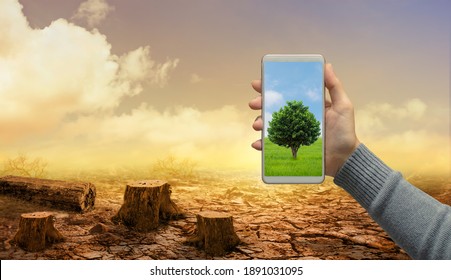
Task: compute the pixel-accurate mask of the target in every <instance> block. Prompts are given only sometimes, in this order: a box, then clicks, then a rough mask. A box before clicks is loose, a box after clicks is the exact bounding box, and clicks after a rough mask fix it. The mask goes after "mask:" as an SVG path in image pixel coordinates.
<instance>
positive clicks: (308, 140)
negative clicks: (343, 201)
mask: <svg viewBox="0 0 451 280" xmlns="http://www.w3.org/2000/svg"><path fill="white" fill-rule="evenodd" d="M262 100H263V107H262V119H263V130H262V145H263V146H262V151H263V152H262V175H263V176H262V177H263V178H262V179H263V181H264V182H265V183H321V182H322V181H323V180H324V174H325V171H324V170H325V167H324V138H325V137H324V58H323V57H322V56H321V55H299V54H297V55H276V54H271V55H265V56H264V57H263V59H262Z"/></svg>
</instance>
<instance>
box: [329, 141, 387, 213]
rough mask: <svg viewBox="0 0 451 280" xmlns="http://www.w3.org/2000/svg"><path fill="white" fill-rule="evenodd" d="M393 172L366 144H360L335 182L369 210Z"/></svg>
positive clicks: (339, 172)
mask: <svg viewBox="0 0 451 280" xmlns="http://www.w3.org/2000/svg"><path fill="white" fill-rule="evenodd" d="M393 172H394V171H393V170H392V169H391V168H390V167H388V166H387V165H386V164H385V163H383V162H382V161H381V160H380V159H379V158H378V157H377V156H376V155H374V154H373V153H372V152H371V151H370V150H369V149H368V148H367V147H366V146H365V145H364V144H360V145H359V146H358V147H357V149H356V150H355V151H354V153H353V154H352V155H351V156H350V157H349V158H348V160H347V161H346V162H345V163H344V164H343V166H342V167H341V169H340V170H339V171H338V172H337V174H336V176H335V178H334V183H335V184H337V185H338V186H340V187H342V188H343V189H345V190H346V191H347V192H348V193H350V194H351V195H352V196H353V197H354V199H355V200H357V201H358V202H359V203H360V204H361V205H362V206H363V208H365V209H367V210H368V208H369V206H370V205H371V202H372V201H373V200H374V199H375V198H376V196H377V194H378V193H379V191H380V190H381V189H382V187H383V186H384V184H385V183H386V181H387V179H388V177H389V175H390V174H392V173H393Z"/></svg>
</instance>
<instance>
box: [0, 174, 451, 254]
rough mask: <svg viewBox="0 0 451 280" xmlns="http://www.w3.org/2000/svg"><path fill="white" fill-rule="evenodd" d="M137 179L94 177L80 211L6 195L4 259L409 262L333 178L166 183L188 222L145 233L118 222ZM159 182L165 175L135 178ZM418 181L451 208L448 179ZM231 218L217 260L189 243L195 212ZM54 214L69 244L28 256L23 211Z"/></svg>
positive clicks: (239, 177)
mask: <svg viewBox="0 0 451 280" xmlns="http://www.w3.org/2000/svg"><path fill="white" fill-rule="evenodd" d="M130 179H131V178H128V180H127V178H126V179H118V180H116V179H115V178H114V176H109V177H108V179H99V178H95V177H94V178H92V180H90V181H91V182H94V184H95V185H96V187H97V199H96V207H95V209H94V210H92V211H90V212H88V213H84V214H80V213H74V212H65V211H60V210H55V209H51V208H47V207H43V206H39V205H35V204H30V203H27V202H23V201H20V200H17V199H15V198H12V197H7V196H0V241H1V242H0V259H83V260H94V259H155V260H159V259H283V260H285V259H409V256H408V255H407V254H406V253H405V252H404V251H403V250H402V249H400V248H399V247H398V246H397V245H396V244H394V243H393V241H392V240H391V239H390V238H389V237H388V236H387V234H386V233H385V232H384V231H383V230H382V229H381V228H380V227H379V226H378V225H377V224H376V223H375V222H373V221H372V219H371V218H370V217H369V216H368V214H367V213H366V211H365V210H364V209H363V208H362V207H361V206H360V205H359V204H358V203H356V202H355V201H354V200H353V199H352V197H351V196H349V195H348V194H347V193H346V192H345V191H344V190H342V189H341V188H339V187H337V186H336V185H334V184H333V182H332V181H331V180H330V179H327V180H326V181H325V182H324V183H323V184H320V185H265V184H263V183H262V182H261V181H260V179H259V178H258V176H250V175H248V174H241V173H233V174H220V173H217V174H215V173H209V174H208V175H205V176H196V177H194V178H188V179H177V180H168V181H169V182H170V184H171V186H172V199H173V201H174V202H175V203H177V205H178V206H179V207H180V208H181V209H183V211H184V213H185V217H184V218H181V219H178V220H173V221H169V222H166V223H163V224H161V225H160V226H159V228H158V229H156V230H154V231H151V232H148V233H139V232H135V231H133V230H130V229H128V228H127V227H125V226H123V225H117V224H113V223H112V222H111V217H112V216H113V215H114V214H115V213H117V211H118V210H119V208H120V206H121V204H122V199H123V193H124V190H125V185H126V182H127V181H130ZM134 179H159V178H134ZM411 181H413V183H414V184H416V185H420V186H422V189H423V190H425V191H426V192H428V193H429V194H431V195H432V196H434V197H436V198H437V199H438V200H440V201H442V202H443V203H446V204H451V184H450V182H449V180H445V179H437V178H435V179H434V178H432V179H431V178H423V177H416V178H414V179H413V180H411ZM204 210H213V211H220V212H226V213H229V214H231V215H233V219H234V227H235V230H236V233H237V234H238V236H239V237H240V239H241V244H240V245H239V246H237V247H236V248H235V249H234V250H233V251H231V252H229V253H228V254H226V255H225V256H223V257H212V256H209V255H207V254H206V253H205V252H204V251H203V250H202V249H200V248H196V247H193V246H191V245H189V244H187V243H186V240H187V238H189V237H190V236H192V235H193V234H194V233H195V228H196V213H198V212H200V211H204ZM35 211H51V212H53V213H54V215H55V217H56V222H55V227H56V228H57V229H58V230H59V231H60V232H61V233H62V234H63V235H64V236H65V241H63V242H60V243H56V244H52V245H51V246H49V247H48V248H47V249H46V250H44V251H41V252H34V253H30V252H25V251H23V250H22V249H20V248H18V247H17V246H15V245H14V244H13V243H12V242H10V241H11V239H12V238H13V236H14V234H15V233H16V232H17V229H18V222H19V217H20V215H21V214H22V213H27V212H35Z"/></svg>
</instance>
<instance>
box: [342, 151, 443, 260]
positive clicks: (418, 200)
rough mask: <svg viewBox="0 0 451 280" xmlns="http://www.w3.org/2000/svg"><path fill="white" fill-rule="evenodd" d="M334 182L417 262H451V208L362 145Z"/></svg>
mask: <svg viewBox="0 0 451 280" xmlns="http://www.w3.org/2000/svg"><path fill="white" fill-rule="evenodd" d="M334 182H335V183H336V184H337V185H339V186H341V187H342V188H344V189H345V190H346V191H347V192H349V193H350V194H351V195H352V196H353V197H354V198H355V199H356V200H357V201H358V202H359V203H360V204H361V205H362V206H363V207H364V208H365V209H366V210H367V211H368V213H369V214H370V216H371V217H372V218H373V219H374V220H375V221H376V222H377V223H378V224H379V225H380V226H381V227H382V228H383V229H384V230H385V231H386V232H387V233H388V235H390V237H391V238H392V239H393V240H394V241H395V242H396V243H397V244H398V245H399V246H400V247H401V248H403V249H404V250H405V251H406V252H407V253H408V254H409V255H410V256H411V257H412V258H414V259H451V207H450V206H448V205H445V204H442V203H440V202H438V201H437V200H435V199H434V198H432V197H431V196H429V195H427V194H426V193H424V192H423V191H421V190H419V189H417V188H416V187H414V186H412V185H411V184H410V183H409V182H407V181H406V180H404V179H403V178H402V175H401V174H400V173H399V172H396V171H394V170H392V169H391V168H389V167H388V166H387V165H385V164H384V163H383V162H382V161H381V160H380V159H379V158H377V157H376V156H375V155H374V154H373V153H371V152H370V151H369V150H368V149H367V148H366V147H365V146H364V145H363V144H361V145H360V146H359V147H358V148H357V149H356V150H355V151H354V153H353V154H352V155H351V156H350V158H349V159H348V160H347V161H346V162H345V164H344V165H343V166H342V168H341V169H340V170H339V172H338V173H337V175H336V176H335V178H334Z"/></svg>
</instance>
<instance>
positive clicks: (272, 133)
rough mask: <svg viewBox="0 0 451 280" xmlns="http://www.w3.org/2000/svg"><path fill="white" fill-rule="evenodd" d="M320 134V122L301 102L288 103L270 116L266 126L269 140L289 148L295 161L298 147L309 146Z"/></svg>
mask: <svg viewBox="0 0 451 280" xmlns="http://www.w3.org/2000/svg"><path fill="white" fill-rule="evenodd" d="M320 134H321V130H320V122H319V121H318V120H316V118H315V116H314V115H313V113H312V112H310V111H309V108H308V106H304V104H302V101H288V102H287V105H285V106H284V107H282V108H281V109H280V110H279V111H278V112H274V113H273V114H272V120H271V121H270V122H269V126H268V138H269V140H270V141H271V142H273V143H274V144H277V145H279V146H282V147H286V148H290V149H291V154H292V155H293V158H295V159H296V158H297V153H298V150H299V148H300V146H310V145H311V144H313V143H314V142H315V141H316V140H317V139H318V137H319V136H320Z"/></svg>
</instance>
